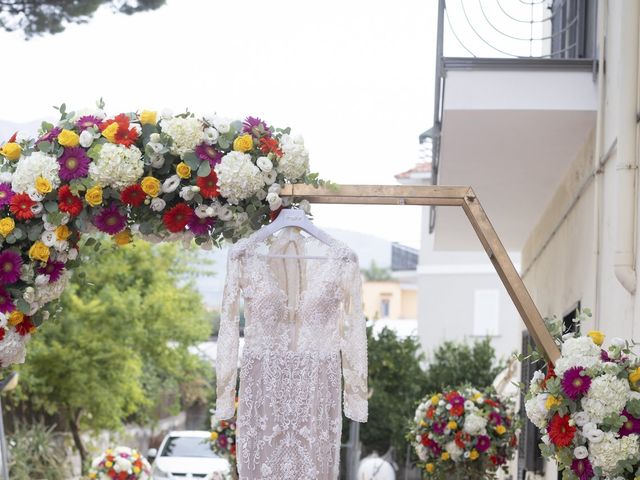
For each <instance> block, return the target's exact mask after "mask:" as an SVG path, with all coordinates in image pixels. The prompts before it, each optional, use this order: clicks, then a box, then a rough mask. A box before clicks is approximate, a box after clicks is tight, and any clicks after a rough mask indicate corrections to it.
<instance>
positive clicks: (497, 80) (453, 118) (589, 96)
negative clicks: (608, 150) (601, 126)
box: [421, 0, 597, 251]
mask: <svg viewBox="0 0 640 480" xmlns="http://www.w3.org/2000/svg"><path fill="white" fill-rule="evenodd" d="M532 1H535V0H532ZM447 3H448V4H450V5H447V6H445V2H444V1H443V0H441V1H440V6H439V8H440V9H439V18H438V20H439V21H438V26H439V27H438V52H437V59H436V86H435V90H436V91H435V108H434V121H433V127H432V128H431V129H430V130H428V131H427V132H425V133H424V134H422V135H421V141H422V142H429V143H431V144H432V147H431V148H432V150H433V167H432V168H433V172H432V179H433V182H434V183H437V184H442V185H471V186H473V188H474V189H475V191H476V192H477V193H478V195H479V197H480V198H481V200H482V202H483V205H484V207H485V209H486V210H487V213H488V214H489V216H490V218H491V219H492V222H493V223H494V226H495V227H496V230H497V231H498V233H499V234H500V236H501V238H502V241H503V243H504V244H505V246H506V247H507V249H509V250H511V251H518V250H520V249H521V248H522V246H523V244H524V242H525V240H526V238H527V236H528V233H529V231H530V230H531V229H532V228H533V226H534V225H535V224H536V222H537V220H538V219H539V218H540V216H541V215H542V212H543V211H544V209H545V207H546V205H547V203H548V202H549V200H550V199H551V196H552V194H553V192H555V190H556V189H557V188H558V186H559V184H560V180H561V179H562V177H563V174H564V173H565V171H566V170H567V168H568V167H569V165H570V164H571V163H572V162H573V160H574V159H575V158H576V155H577V154H578V152H579V151H580V149H581V148H582V147H583V146H584V144H585V142H587V140H588V138H589V135H590V134H591V132H592V130H593V129H594V128H595V122H596V107H597V105H596V100H597V95H596V93H597V91H596V90H597V88H596V83H595V81H594V80H595V62H594V60H593V59H592V58H590V57H592V56H593V52H594V51H595V42H594V38H595V33H594V32H595V2H593V1H589V0H564V1H554V2H545V1H542V2H541V1H537V3H530V2H525V1H524V0H518V1H517V2H516V1H515V0H507V1H504V0H488V1H481V2H472V1H471V0H456V1H452V2H447ZM517 5H520V7H519V8H515V7H516V6H517ZM523 5H524V6H525V7H527V8H525V9H524V10H523V9H522V6H523ZM508 8H511V10H507V9H508ZM526 15H528V16H526ZM516 20H518V21H520V22H522V24H523V25H525V27H526V28H524V27H522V26H519V27H518V25H515V26H514V25H513V23H516ZM526 22H528V23H526ZM534 27H535V28H534ZM501 35H502V37H501ZM445 43H446V45H445ZM474 47H475V49H474ZM445 50H446V51H447V52H452V53H453V54H454V55H452V56H446V55H445ZM476 50H477V51H476ZM461 54H462V55H464V56H460V55H461ZM430 227H431V230H432V231H434V232H435V244H434V246H435V248H436V249H438V250H475V249H480V245H479V243H477V240H476V239H475V238H474V236H473V233H472V231H471V227H469V226H468V221H467V219H466V218H465V217H464V216H463V215H462V214H461V212H459V211H457V210H456V209H445V208H440V209H438V210H437V211H436V210H435V209H433V210H432V212H431V221H430Z"/></svg>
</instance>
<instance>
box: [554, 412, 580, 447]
mask: <svg viewBox="0 0 640 480" xmlns="http://www.w3.org/2000/svg"><path fill="white" fill-rule="evenodd" d="M547 433H548V434H549V438H550V439H551V441H552V442H553V444H554V445H555V446H556V447H567V446H569V445H571V442H572V441H573V437H574V436H575V434H576V427H573V426H571V425H569V415H564V416H560V415H559V414H557V413H556V414H555V415H554V416H553V418H552V419H551V421H550V422H549V426H548V427H547Z"/></svg>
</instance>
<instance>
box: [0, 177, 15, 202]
mask: <svg viewBox="0 0 640 480" xmlns="http://www.w3.org/2000/svg"><path fill="white" fill-rule="evenodd" d="M12 198H13V190H11V185H9V184H8V183H0V207H6V206H7V205H9V203H10V202H11V199H12Z"/></svg>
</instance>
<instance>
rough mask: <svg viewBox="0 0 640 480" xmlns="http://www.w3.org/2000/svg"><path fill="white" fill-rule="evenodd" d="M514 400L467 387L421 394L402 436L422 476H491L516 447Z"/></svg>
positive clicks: (436, 477) (504, 462) (490, 391)
mask: <svg viewBox="0 0 640 480" xmlns="http://www.w3.org/2000/svg"><path fill="white" fill-rule="evenodd" d="M516 423H517V422H515V421H514V418H513V404H512V402H511V401H509V400H501V399H500V398H499V397H498V395H497V394H496V393H495V391H494V390H492V389H488V390H486V391H484V392H480V391H479V390H477V389H475V388H472V387H464V388H461V389H458V390H450V391H447V392H443V393H437V394H434V395H428V396H426V397H425V398H424V399H423V400H422V401H421V402H420V404H419V405H418V408H417V410H416V414H415V418H414V422H413V425H412V428H411V430H410V432H409V434H408V436H407V438H408V439H409V440H410V441H411V442H412V444H413V447H414V449H415V451H416V454H417V455H418V458H419V459H420V462H419V464H418V465H419V466H420V467H421V469H422V471H423V476H424V477H426V478H433V479H438V480H439V479H446V478H452V477H453V478H478V479H480V478H483V479H484V478H492V477H493V476H494V475H495V472H496V471H497V470H498V469H499V468H501V467H503V466H505V465H506V462H507V460H508V459H510V458H511V457H512V455H513V454H514V452H515V447H516V444H517V438H516V428H517V424H516Z"/></svg>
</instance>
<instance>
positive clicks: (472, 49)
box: [419, 0, 597, 232]
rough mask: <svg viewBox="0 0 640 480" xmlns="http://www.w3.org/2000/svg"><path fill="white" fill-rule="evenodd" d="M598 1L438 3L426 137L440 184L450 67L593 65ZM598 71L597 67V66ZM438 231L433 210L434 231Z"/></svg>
mask: <svg viewBox="0 0 640 480" xmlns="http://www.w3.org/2000/svg"><path fill="white" fill-rule="evenodd" d="M596 10H597V0H439V1H438V23H437V28H438V31H437V42H436V68H435V89H434V110H433V126H432V127H431V128H430V129H429V130H427V131H426V132H424V133H422V134H421V135H420V137H419V140H420V143H421V144H423V143H427V144H428V148H429V150H430V151H431V156H432V177H431V178H432V182H433V183H434V184H437V183H438V170H439V168H438V167H439V161H440V133H441V130H442V115H443V99H444V84H445V77H446V70H447V69H454V68H457V69H460V68H469V69H471V68H479V67H480V68H495V69H514V68H517V69H536V70H540V69H546V68H552V69H557V68H562V69H571V68H574V67H575V68H580V69H584V68H585V64H589V65H592V64H594V61H593V59H594V58H595V52H596ZM594 68H595V65H594ZM434 227H435V208H434V207H432V208H431V215H430V226H429V230H430V232H433V229H434Z"/></svg>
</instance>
